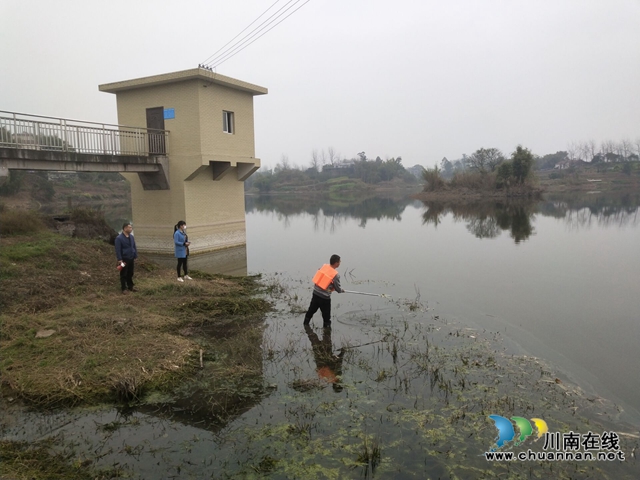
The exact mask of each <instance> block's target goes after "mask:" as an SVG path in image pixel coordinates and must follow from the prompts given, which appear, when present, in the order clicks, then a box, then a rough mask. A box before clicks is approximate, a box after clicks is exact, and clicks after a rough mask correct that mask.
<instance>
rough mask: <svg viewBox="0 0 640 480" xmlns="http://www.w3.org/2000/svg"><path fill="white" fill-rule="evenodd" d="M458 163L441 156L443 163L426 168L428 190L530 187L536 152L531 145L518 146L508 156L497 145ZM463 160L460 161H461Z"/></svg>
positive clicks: (523, 188) (425, 176) (476, 152)
mask: <svg viewBox="0 0 640 480" xmlns="http://www.w3.org/2000/svg"><path fill="white" fill-rule="evenodd" d="M457 163H458V165H455V166H454V164H453V163H452V162H450V161H449V160H447V159H446V158H443V159H442V162H440V165H441V167H440V168H438V166H437V165H436V166H435V167H434V168H428V169H425V170H424V172H423V173H422V178H423V180H424V182H425V185H424V191H425V192H438V191H442V190H450V189H454V190H455V189H460V188H466V189H469V190H475V191H496V190H502V189H506V190H510V189H511V188H517V189H519V190H520V191H521V192H525V191H526V190H530V189H531V188H530V187H531V185H530V183H531V182H530V180H531V178H532V176H533V175H532V171H533V166H534V163H535V156H534V155H533V153H531V151H530V150H529V149H528V148H524V147H522V146H521V145H518V147H516V149H515V151H514V152H513V153H511V156H510V158H509V159H507V158H506V157H505V156H504V154H503V153H502V152H501V151H500V150H498V149H497V148H480V149H479V150H476V151H475V152H474V153H473V154H471V155H470V156H466V155H464V156H463V161H457ZM460 164H461V165H460Z"/></svg>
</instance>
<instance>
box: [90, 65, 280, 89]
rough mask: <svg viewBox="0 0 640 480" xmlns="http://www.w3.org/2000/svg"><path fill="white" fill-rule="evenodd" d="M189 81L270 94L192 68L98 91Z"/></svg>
mask: <svg viewBox="0 0 640 480" xmlns="http://www.w3.org/2000/svg"><path fill="white" fill-rule="evenodd" d="M188 80H202V81H204V82H208V83H215V84H218V85H222V86H225V87H228V88H233V89H236V90H241V91H243V92H247V93H250V94H252V95H265V94H267V93H268V90H267V89H266V88H265V87H261V86H259V85H254V84H252V83H248V82H243V81H242V80H238V79H235V78H231V77H227V76H225V75H221V74H219V73H215V72H212V71H210V70H206V69H204V68H192V69H189V70H181V71H179V72H172V73H163V74H161V75H153V76H151V77H142V78H135V79H133V80H124V81H121V82H113V83H104V84H102V85H99V86H98V90H100V91H101V92H107V93H118V92H124V91H126V90H133V89H136V88H145V87H152V86H156V85H166V84H169V83H178V82H184V81H188Z"/></svg>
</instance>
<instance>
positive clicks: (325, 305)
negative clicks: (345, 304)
mask: <svg viewBox="0 0 640 480" xmlns="http://www.w3.org/2000/svg"><path fill="white" fill-rule="evenodd" d="M339 266H340V256H339V255H331V258H330V259H329V263H328V264H325V265H323V266H322V267H321V268H320V269H319V270H318V271H317V272H316V274H315V275H314V277H313V296H312V297H311V303H310V304H309V310H307V313H306V314H305V316H304V322H303V323H304V325H308V324H309V322H310V321H311V317H313V315H314V314H315V313H316V312H317V311H318V309H320V311H321V312H322V320H323V327H324V328H331V292H333V291H336V292H338V293H342V292H344V290H342V287H341V286H340V275H339V274H338V270H336V269H337V268H338V267H339Z"/></svg>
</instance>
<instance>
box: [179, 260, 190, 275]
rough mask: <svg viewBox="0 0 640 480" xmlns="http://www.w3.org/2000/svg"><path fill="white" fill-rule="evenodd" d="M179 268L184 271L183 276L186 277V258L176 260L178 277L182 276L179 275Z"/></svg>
mask: <svg viewBox="0 0 640 480" xmlns="http://www.w3.org/2000/svg"><path fill="white" fill-rule="evenodd" d="M181 267H182V268H183V269H184V274H185V275H188V272H187V257H184V258H179V259H178V268H177V270H178V276H179V277H181V276H182V275H180V268H181Z"/></svg>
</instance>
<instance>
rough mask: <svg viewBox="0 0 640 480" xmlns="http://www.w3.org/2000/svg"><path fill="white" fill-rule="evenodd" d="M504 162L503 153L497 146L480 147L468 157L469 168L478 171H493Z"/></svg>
mask: <svg viewBox="0 0 640 480" xmlns="http://www.w3.org/2000/svg"><path fill="white" fill-rule="evenodd" d="M502 162H504V155H503V154H502V152H501V151H500V150H498V149H497V148H481V149H480V150H476V151H475V152H474V153H473V154H472V155H471V156H470V157H469V168H472V169H474V170H476V171H478V172H480V173H487V172H493V171H494V170H495V169H496V168H497V167H498V165H500V164H501V163H502Z"/></svg>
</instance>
